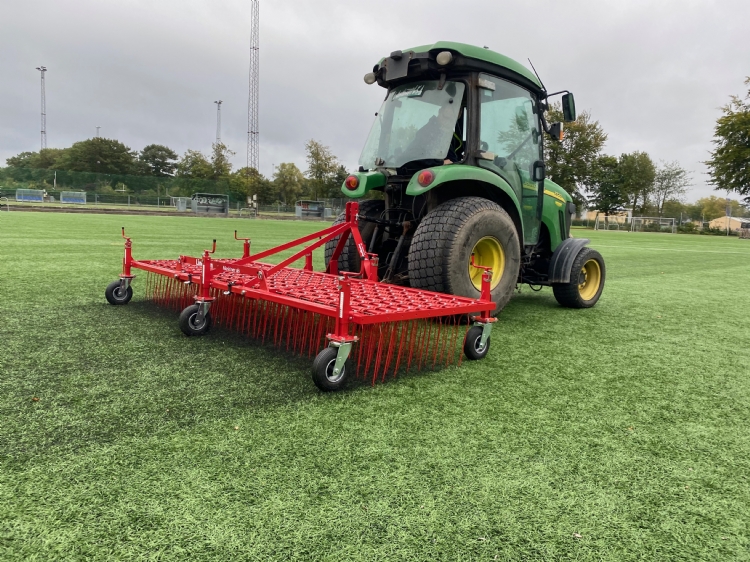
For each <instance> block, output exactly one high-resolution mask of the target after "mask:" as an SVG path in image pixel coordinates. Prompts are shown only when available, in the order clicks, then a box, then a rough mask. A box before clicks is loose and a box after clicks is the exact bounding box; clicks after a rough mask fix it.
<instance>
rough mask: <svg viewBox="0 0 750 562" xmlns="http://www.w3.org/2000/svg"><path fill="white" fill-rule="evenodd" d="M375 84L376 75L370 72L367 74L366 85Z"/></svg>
mask: <svg viewBox="0 0 750 562" xmlns="http://www.w3.org/2000/svg"><path fill="white" fill-rule="evenodd" d="M374 83H375V73H374V72H368V73H367V74H365V84H374Z"/></svg>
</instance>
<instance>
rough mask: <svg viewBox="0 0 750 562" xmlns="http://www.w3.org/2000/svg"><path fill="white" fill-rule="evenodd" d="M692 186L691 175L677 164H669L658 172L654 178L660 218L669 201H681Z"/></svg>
mask: <svg viewBox="0 0 750 562" xmlns="http://www.w3.org/2000/svg"><path fill="white" fill-rule="evenodd" d="M690 185H691V177H690V174H688V172H687V171H686V170H685V169H684V168H683V167H682V166H680V164H679V163H677V162H667V163H666V164H662V165H661V166H660V167H659V168H658V169H657V170H656V176H655V177H654V189H653V192H652V193H653V197H654V205H655V206H656V212H657V214H658V215H659V216H662V215H663V214H664V203H665V202H666V201H668V200H677V201H679V200H680V199H682V198H683V197H684V196H685V193H687V188H688V187H689V186H690Z"/></svg>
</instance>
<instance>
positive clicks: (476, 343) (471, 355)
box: [464, 326, 492, 361]
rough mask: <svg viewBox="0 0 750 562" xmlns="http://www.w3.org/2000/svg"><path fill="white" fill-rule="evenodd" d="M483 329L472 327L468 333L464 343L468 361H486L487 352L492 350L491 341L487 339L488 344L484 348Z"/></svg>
mask: <svg viewBox="0 0 750 562" xmlns="http://www.w3.org/2000/svg"><path fill="white" fill-rule="evenodd" d="M482 332H483V330H482V327H481V326H472V327H471V328H469V331H468V332H466V340H465V341H464V355H466V358H467V359H471V360H472V361H475V360H477V359H484V357H485V355H487V352H488V351H489V350H490V340H491V339H492V338H487V342H486V343H485V344H484V346H482Z"/></svg>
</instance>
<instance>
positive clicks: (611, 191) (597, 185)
mask: <svg viewBox="0 0 750 562" xmlns="http://www.w3.org/2000/svg"><path fill="white" fill-rule="evenodd" d="M618 166H619V162H618V161H617V158H615V157H614V156H606V155H603V156H599V157H597V158H596V159H595V160H594V161H593V162H592V165H591V171H590V176H589V180H588V186H587V190H588V192H589V193H590V194H591V196H590V197H589V199H588V203H589V206H591V207H594V208H595V209H596V210H597V211H599V212H600V213H604V224H605V228H609V215H611V214H612V213H616V212H617V211H621V210H622V208H623V206H624V205H625V203H627V197H625V195H624V194H623V192H622V182H621V178H620V173H619V169H618Z"/></svg>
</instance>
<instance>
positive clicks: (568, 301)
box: [552, 248, 607, 308]
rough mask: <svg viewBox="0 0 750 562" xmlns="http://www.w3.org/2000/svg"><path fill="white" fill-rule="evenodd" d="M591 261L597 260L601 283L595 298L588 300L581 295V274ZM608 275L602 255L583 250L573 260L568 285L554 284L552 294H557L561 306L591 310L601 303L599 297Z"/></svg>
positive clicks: (587, 249) (586, 249) (556, 297)
mask: <svg viewBox="0 0 750 562" xmlns="http://www.w3.org/2000/svg"><path fill="white" fill-rule="evenodd" d="M589 260H596V262H597V263H598V264H599V271H600V281H599V288H598V290H597V291H596V293H595V294H594V296H592V297H591V298H590V299H588V300H586V299H584V298H583V296H582V295H581V291H580V289H579V283H580V274H579V272H580V271H581V270H582V269H583V266H584V265H585V264H586V263H587V262H588V261H589ZM606 273H607V272H606V269H605V267H604V258H603V257H602V255H601V254H600V253H599V252H597V251H596V250H594V249H592V248H581V251H580V252H578V255H577V256H576V259H575V260H573V266H572V268H571V270H570V281H569V282H568V283H554V284H553V285H552V292H553V293H554V294H555V299H557V302H558V303H559V304H560V305H561V306H564V307H566V308H591V307H592V306H594V305H595V304H596V303H597V302H598V301H599V297H601V295H602V291H603V290H604V279H605V277H606Z"/></svg>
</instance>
